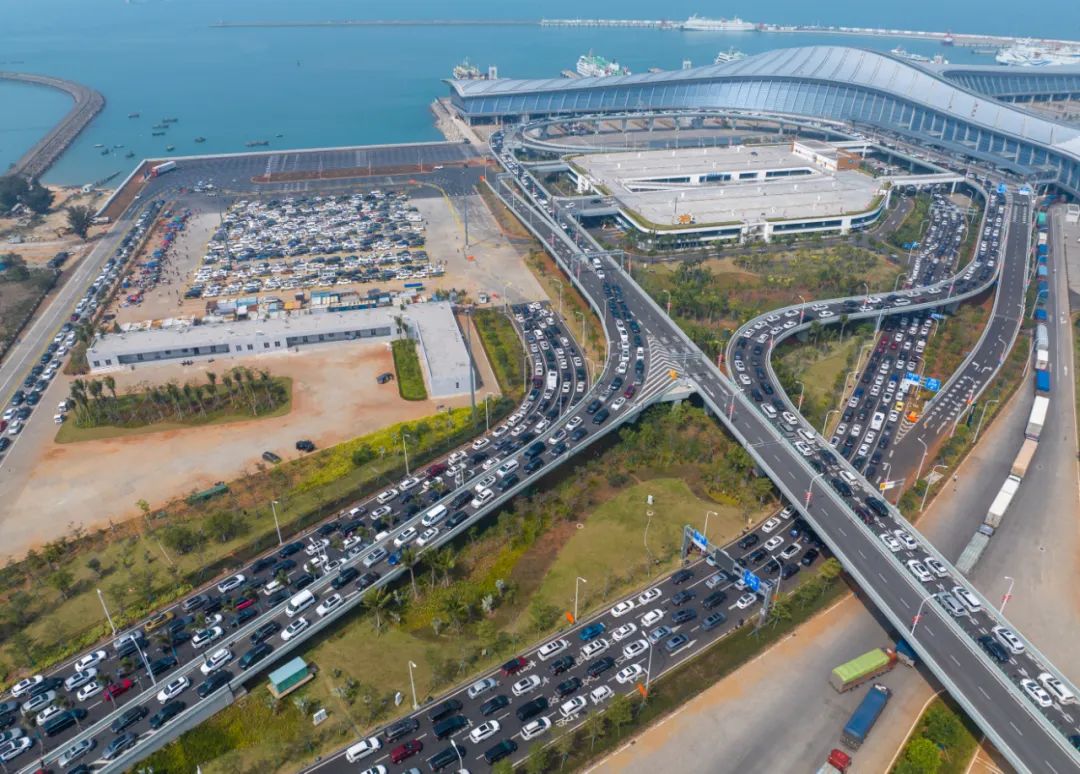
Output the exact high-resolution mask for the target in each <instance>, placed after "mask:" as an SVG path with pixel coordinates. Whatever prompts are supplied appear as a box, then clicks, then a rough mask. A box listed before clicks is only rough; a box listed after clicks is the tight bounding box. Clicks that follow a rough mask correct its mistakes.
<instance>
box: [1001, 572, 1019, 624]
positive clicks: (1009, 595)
mask: <svg viewBox="0 0 1080 774" xmlns="http://www.w3.org/2000/svg"><path fill="white" fill-rule="evenodd" d="M1005 580H1007V581H1008V582H1009V588H1008V589H1006V591H1005V596H1003V597H1002V598H1001V608H1000V611H999V612H1000V613H1001V614H1002V615H1004V614H1005V605H1006V604H1007V603H1008V601H1009V600H1010V599H1011V598H1012V590H1013V584H1015V583H1016V579H1015V578H1010V577H1009V576H1008V575H1006V576H1005Z"/></svg>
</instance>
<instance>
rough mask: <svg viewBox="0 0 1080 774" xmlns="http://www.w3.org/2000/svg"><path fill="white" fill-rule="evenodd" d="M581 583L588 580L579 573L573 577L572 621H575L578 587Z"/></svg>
mask: <svg viewBox="0 0 1080 774" xmlns="http://www.w3.org/2000/svg"><path fill="white" fill-rule="evenodd" d="M582 583H588V581H587V580H585V579H584V578H582V577H581V576H580V575H579V576H578V577H577V578H575V579H574V623H577V605H578V587H579V586H580V585H581V584H582Z"/></svg>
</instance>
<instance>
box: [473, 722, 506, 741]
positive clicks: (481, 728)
mask: <svg viewBox="0 0 1080 774" xmlns="http://www.w3.org/2000/svg"><path fill="white" fill-rule="evenodd" d="M501 728H502V726H500V725H499V721H497V720H485V721H484V722H483V723H481V724H480V725H478V726H477V727H476V728H474V729H473V730H472V731H470V732H469V739H470V740H471V741H472V743H473V744H480V742H482V741H484V740H485V739H490V738H491V737H493V736H495V734H497V733H499V731H500V729H501Z"/></svg>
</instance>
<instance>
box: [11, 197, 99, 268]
mask: <svg viewBox="0 0 1080 774" xmlns="http://www.w3.org/2000/svg"><path fill="white" fill-rule="evenodd" d="M49 189H50V190H51V191H52V192H53V196H54V198H53V205H52V206H53V209H52V212H50V213H48V214H47V215H45V217H44V219H43V220H42V222H41V223H39V224H37V225H36V226H33V227H27V226H20V225H19V224H20V220H19V219H17V218H0V234H7V233H9V232H10V233H11V234H17V235H18V236H19V237H20V238H21V239H22V242H20V243H8V238H7V237H5V238H4V239H3V240H0V253H4V252H9V251H10V252H16V253H18V254H19V255H21V256H22V257H23V258H24V259H25V260H26V263H27V264H28V265H29V266H39V265H44V264H45V262H46V261H48V260H49V259H50V258H52V257H53V256H54V255H56V254H57V253H58V252H60V251H61V250H67V251H68V252H69V253H71V258H69V259H68V262H67V263H65V264H64V268H65V269H67V268H69V267H70V266H71V265H72V264H73V263H74V262H75V261H76V260H77V259H79V258H81V257H82V256H83V255H85V254H86V253H87V252H89V247H90V244H89V243H86V242H83V241H82V240H81V239H79V238H78V237H76V236H73V235H71V234H70V233H68V225H67V214H66V213H65V212H64V208H65V207H66V206H68V205H74V204H81V205H85V206H87V207H89V208H90V209H92V210H95V211H96V210H97V208H98V207H100V206H101V204H102V202H104V201H105V198H106V196H107V195H108V192H105V193H98V192H94V193H88V194H84V193H82V192H81V191H80V190H79V189H77V188H75V189H69V188H58V187H56V186H49ZM104 230H105V227H104V226H95V227H94V228H91V229H90V239H91V240H92V239H93V237H94V236H95V235H96V234H98V233H101V232H102V231H104Z"/></svg>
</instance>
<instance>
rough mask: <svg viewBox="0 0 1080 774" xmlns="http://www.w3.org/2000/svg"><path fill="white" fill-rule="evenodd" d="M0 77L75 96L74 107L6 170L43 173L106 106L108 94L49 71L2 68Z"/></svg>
mask: <svg viewBox="0 0 1080 774" xmlns="http://www.w3.org/2000/svg"><path fill="white" fill-rule="evenodd" d="M0 78H2V79H4V80H8V81H19V82H21V83H32V84H34V85H37V86H48V87H50V88H53V89H59V90H60V91H62V92H64V93H65V94H68V95H69V96H70V97H71V98H72V99H73V100H75V104H74V105H73V106H72V108H71V110H69V111H68V112H67V114H66V115H65V116H64V117H63V118H62V119H60V121H59V123H57V124H56V126H54V127H53V128H52V129H50V130H49V132H48V133H47V134H46V135H45V136H44V137H42V138H41V139H40V140H38V141H37V142H36V143H35V144H34V146H33V147H32V148H30V150H28V151H27V152H26V153H24V154H23V156H22V158H20V159H19V160H18V161H16V162H15V163H14V164H13V165H12V166H11V168H10V169H8V170H4V172H3V174H16V175H22V176H23V177H29V178H38V177H41V175H43V174H44V173H45V171H46V170H47V169H48V168H49V167H51V166H52V165H53V164H55V163H56V160H57V159H59V158H60V156H61V155H63V153H64V151H66V150H67V149H68V147H70V146H71V143H73V142H74V141H75V138H76V137H78V136H79V133H80V132H82V130H83V129H85V128H86V127H87V126H88V125H89V124H90V122H91V121H92V120H94V116H96V115H97V114H98V113H100V112H101V110H102V108H104V107H105V97H103V96H102V95H101V93H100V92H97V91H94V90H93V89H91V88H89V87H88V86H83V85H82V84H80V83H75V82H74V81H66V80H64V79H63V78H53V77H51V76H48V75H31V74H30V73H15V72H5V71H0Z"/></svg>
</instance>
